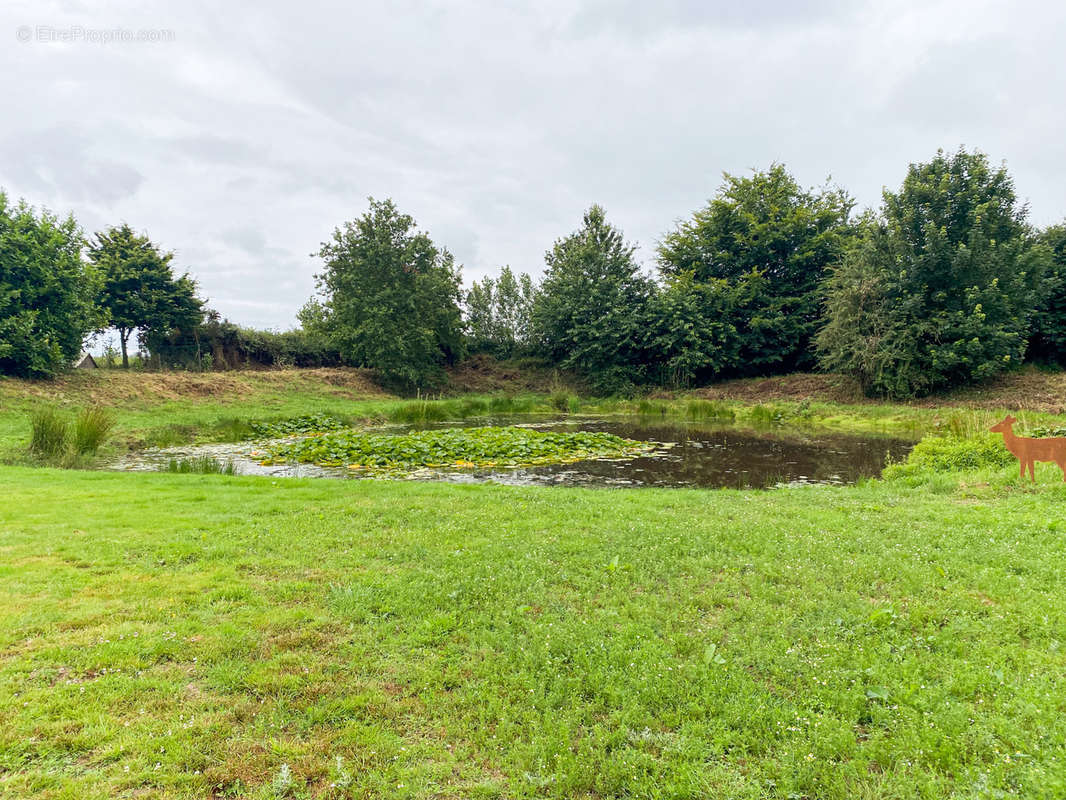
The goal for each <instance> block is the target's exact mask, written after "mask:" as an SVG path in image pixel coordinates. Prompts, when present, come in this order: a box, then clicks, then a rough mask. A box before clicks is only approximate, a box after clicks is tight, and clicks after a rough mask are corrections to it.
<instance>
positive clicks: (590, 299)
mask: <svg viewBox="0 0 1066 800" xmlns="http://www.w3.org/2000/svg"><path fill="white" fill-rule="evenodd" d="M634 250H635V248H634V247H633V246H632V245H630V244H627V243H626V242H625V240H624V239H623V237H622V232H621V231H619V230H618V229H617V228H615V227H614V226H612V225H611V224H610V223H608V222H607V219H606V215H605V214H604V211H603V209H602V208H601V207H600V206H598V205H594V206H592V207H591V208H589V210H588V211H586V212H585V215H584V221H583V224H582V226H581V228H580V229H579V230H577V231H576V232H574V233H572V234H570V235H569V236H567V237H565V238H562V239H559V240H558V241H556V242H555V245H554V246H553V247H552V249H551V250H549V251H548V253H547V254H546V256H545V261H546V263H547V266H548V270H547V274H546V275H545V278H544V281H543V282H542V284H541V287H540V291H539V293H538V294H537V296H536V299H535V301H534V304H533V312H532V328H533V332H534V337H535V340H536V343H537V346H538V347H539V349H540V350H541V352H542V353H543V354H544V355H545V356H547V357H548V358H549V359H551V360H552V361H554V362H556V363H557V364H559V365H560V366H562V367H566V368H572V369H576V370H577V371H579V372H581V373H582V374H583V375H584V376H585V377H586V378H588V379H589V381H590V383H591V384H592V385H593V387H594V388H595V389H597V390H599V391H605V392H619V391H627V390H628V389H630V388H631V387H632V386H633V385H634V384H635V383H639V382H640V381H642V380H643V379H644V378H645V375H646V372H647V370H646V365H645V363H644V358H645V343H646V339H647V336H648V331H647V322H648V318H649V317H648V315H649V307H648V304H649V299H650V297H651V295H652V292H653V289H654V286H653V284H652V283H651V281H649V280H648V279H647V278H645V277H644V276H642V275H641V274H640V270H639V267H638V265H637V263H636V261H635V260H634V258H633V253H634Z"/></svg>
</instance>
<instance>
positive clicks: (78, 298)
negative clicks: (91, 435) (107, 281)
mask: <svg viewBox="0 0 1066 800" xmlns="http://www.w3.org/2000/svg"><path fill="white" fill-rule="evenodd" d="M82 245H83V238H82V233H81V230H80V229H79V228H78V225H77V223H76V222H75V221H74V218H73V217H72V216H68V217H67V218H66V219H62V220H61V219H59V218H57V217H56V216H54V215H52V214H50V213H48V212H47V211H42V212H41V213H40V214H37V213H36V212H35V211H34V209H33V208H31V207H30V206H28V205H27V204H26V203H25V201H20V202H19V204H18V205H17V206H13V207H12V206H11V205H10V204H9V202H8V199H7V195H6V194H4V193H3V192H0V373H7V374H11V375H19V376H23V377H30V378H47V377H52V376H54V375H56V374H57V373H58V372H61V371H62V370H64V369H66V368H67V367H68V366H70V364H71V363H72V362H73V360H74V359H75V358H76V357H77V355H78V353H79V352H80V350H81V348H82V344H83V343H84V341H85V337H86V336H87V335H88V334H89V333H90V331H92V330H93V329H94V328H96V327H97V326H98V325H99V321H100V315H99V311H98V309H97V308H96V307H95V306H94V305H93V296H94V293H95V287H96V275H95V273H94V272H93V271H92V270H91V269H89V268H88V267H87V266H86V264H85V263H84V262H83V261H82V258H81V248H82Z"/></svg>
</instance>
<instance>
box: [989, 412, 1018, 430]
mask: <svg viewBox="0 0 1066 800" xmlns="http://www.w3.org/2000/svg"><path fill="white" fill-rule="evenodd" d="M1017 421H1018V420H1016V419H1015V418H1014V417H1012V416H1011V415H1010V414H1007V416H1005V417H1004V418H1003V421H1002V422H997V423H996V424H995V425H993V426H992V427H991V428H989V430H990V431H992V433H1010V429H1011V428H1012V427H1013V426H1014V423H1015V422H1017Z"/></svg>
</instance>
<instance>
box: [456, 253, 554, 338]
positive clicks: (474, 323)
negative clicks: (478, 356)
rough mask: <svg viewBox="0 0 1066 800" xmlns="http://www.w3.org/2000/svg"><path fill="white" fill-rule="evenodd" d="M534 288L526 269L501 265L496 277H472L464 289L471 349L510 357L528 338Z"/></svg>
mask: <svg viewBox="0 0 1066 800" xmlns="http://www.w3.org/2000/svg"><path fill="white" fill-rule="evenodd" d="M535 294H536V290H535V288H534V286H533V280H532V279H531V278H530V277H529V275H527V274H526V273H524V272H523V273H521V274H520V275H519V276H517V277H516V276H515V274H514V273H513V272H512V271H511V268H510V267H507V266H505V267H503V269H502V270H500V275H499V277H498V278H496V279H495V280H494V279H492V278H484V279H483V280H482V281H480V282H478V281H474V283H473V284H472V285H471V287H470V290H469V291H468V292H467V293H466V303H465V305H466V324H467V331H468V339H469V342H470V349H471V350H472V351H475V352H484V353H491V354H492V355H493V356H495V357H496V358H510V357H511V356H513V355H514V354H515V353H516V352H517V351H518V350H519V349H520V348H522V347H526V346H527V345H528V344H529V341H530V329H529V325H530V314H531V313H532V309H533V299H534V296H535Z"/></svg>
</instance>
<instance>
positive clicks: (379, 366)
mask: <svg viewBox="0 0 1066 800" xmlns="http://www.w3.org/2000/svg"><path fill="white" fill-rule="evenodd" d="M319 255H320V256H321V257H322V259H323V261H324V262H325V269H324V271H323V272H322V273H321V274H319V275H318V276H317V279H318V286H319V289H320V291H321V292H322V294H323V300H322V302H321V304H320V305H318V306H314V305H312V306H311V307H305V311H304V320H305V322H310V323H316V322H317V325H318V326H319V327H318V328H314V329H312V330H313V331H314V332H315V333H317V334H320V335H323V336H325V337H326V338H327V339H328V340H329V341H330V342H331V343H332V344H333V346H335V347H336V348H337V349H339V351H340V352H341V354H342V355H343V357H344V358H345V360H346V361H348V362H349V363H351V364H355V365H357V366H366V367H370V368H372V369H376V370H378V371H379V372H380V373H381V375H382V377H383V378H384V379H385V380H386V381H387V382H389V383H392V384H395V385H397V386H398V387H401V388H406V389H411V388H415V387H418V386H422V385H426V384H429V383H434V382H436V381H438V380H439V379H440V375H441V373H440V367H441V365H442V364H444V363H450V362H452V361H454V360H455V359H457V358H458V357H460V356H461V355H462V353H463V337H462V318H461V315H460V311H459V299H460V286H459V269H458V268H457V267H456V266H455V263H454V259H453V258H452V255H451V253H449V252H448V251H447V250H441V249H438V248H437V247H436V245H434V244H433V242H432V241H431V240H430V238H429V236H428V235H427V234H425V233H422V232H419V231H417V230H416V229H415V221H414V219H412V218H411V217H410V216H408V215H406V214H401V213H400V212H399V211H398V210H397V208H396V206H395V205H394V204H393V202H392V201H391V200H386V201H384V202H378V201H376V200H374V199H373V198H371V199H370V209H369V211H367V213H365V214H364V215H363V216H361V217H359V218H358V219H356V220H354V221H352V222H347V223H345V224H344V225H343V226H342V227H340V228H337V229H336V230H335V231H334V233H333V238H332V240H330V241H328V242H324V243H323V244H322V248H321V250H320V251H319Z"/></svg>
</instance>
